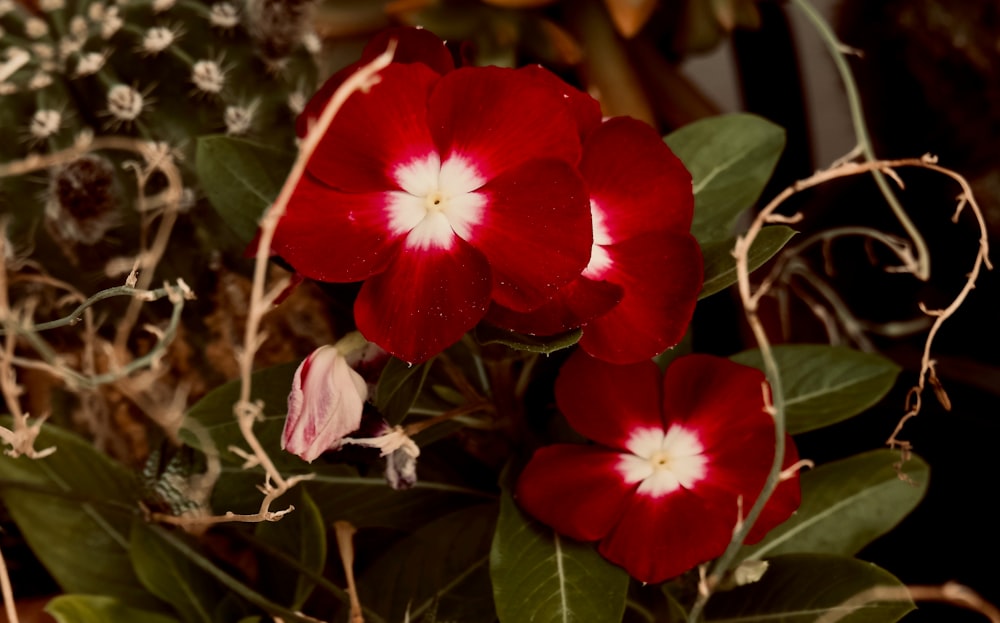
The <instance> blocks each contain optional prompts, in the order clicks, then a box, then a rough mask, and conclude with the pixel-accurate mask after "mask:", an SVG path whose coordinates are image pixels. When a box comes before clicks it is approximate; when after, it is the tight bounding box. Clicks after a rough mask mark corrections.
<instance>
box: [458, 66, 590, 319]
mask: <svg viewBox="0 0 1000 623" xmlns="http://www.w3.org/2000/svg"><path fill="white" fill-rule="evenodd" d="M456 73H457V72H456ZM480 192H482V193H483V194H485V195H486V197H487V201H488V204H487V208H486V210H485V214H484V217H483V220H482V222H481V223H480V224H479V225H478V226H476V227H475V229H474V230H473V231H472V233H471V235H470V237H469V240H468V242H469V243H470V244H472V245H473V246H475V247H476V248H477V249H479V250H480V251H481V252H482V253H483V254H484V255H485V256H486V257H487V258H488V259H489V261H490V266H491V267H492V269H493V277H494V284H495V289H494V292H493V298H494V300H496V302H498V303H500V304H501V305H504V306H506V307H510V308H512V309H515V310H518V311H524V310H528V309H532V308H534V307H539V306H541V305H542V304H543V303H545V302H546V301H548V300H549V299H551V298H552V297H553V296H555V294H556V292H557V291H558V290H559V289H560V288H562V287H563V286H565V285H566V284H568V283H569V282H570V281H572V280H573V279H575V278H576V277H577V276H578V275H579V274H580V271H582V270H583V268H584V267H585V266H586V264H587V260H588V259H589V257H590V247H591V244H592V235H593V234H592V229H591V219H590V210H589V209H588V207H587V197H586V191H585V190H584V188H583V182H582V181H581V180H580V178H579V177H578V176H577V174H576V172H575V171H574V170H573V168H572V167H571V166H569V165H568V164H566V163H564V162H559V161H557V160H534V161H530V162H526V163H522V164H521V165H519V166H517V167H515V168H511V169H508V170H507V171H505V172H504V173H503V174H501V175H500V176H499V177H497V178H496V179H493V180H492V181H490V182H489V183H487V184H486V185H485V186H483V187H482V189H481V190H480Z"/></svg>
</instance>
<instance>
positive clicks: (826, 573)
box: [705, 554, 913, 623]
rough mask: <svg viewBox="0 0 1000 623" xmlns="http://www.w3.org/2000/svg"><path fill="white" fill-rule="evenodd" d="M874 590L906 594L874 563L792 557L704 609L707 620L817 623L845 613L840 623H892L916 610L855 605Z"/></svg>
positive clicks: (907, 604)
mask: <svg viewBox="0 0 1000 623" xmlns="http://www.w3.org/2000/svg"><path fill="white" fill-rule="evenodd" d="M875 587H884V588H886V589H889V590H893V591H900V592H902V591H903V585H902V584H901V583H900V582H899V580H897V579H896V578H895V577H893V576H892V574H890V573H888V572H887V571H885V570H883V569H880V568H879V567H876V566H875V565H873V564H871V563H867V562H863V561H860V560H857V559H854V558H848V557H841V556H830V555H826V554H788V555H785V556H778V557H776V558H773V559H771V560H770V564H769V567H768V569H767V571H766V572H765V573H764V576H763V577H762V578H761V579H760V581H758V582H755V583H753V584H748V585H746V586H742V587H739V588H735V589H733V590H730V591H725V592H719V593H716V594H715V595H714V596H713V597H712V599H711V600H710V601H709V602H708V607H707V608H706V609H705V620H706V621H707V622H708V623H713V622H715V623H761V622H763V621H767V622H768V623H813V622H814V621H816V620H817V619H819V618H820V617H821V616H823V615H824V614H825V613H827V612H830V611H831V610H835V609H836V610H841V609H842V610H844V611H845V612H847V614H845V616H843V617H842V618H838V619H837V621H838V623H894V622H895V621H898V620H899V619H900V618H902V617H903V615H905V614H906V613H907V612H909V611H910V610H913V602H912V601H910V600H909V599H908V598H903V599H902V600H899V601H884V600H883V601H871V602H865V603H856V602H855V601H853V600H856V599H858V598H859V596H863V594H865V593H866V592H867V591H869V590H870V589H872V588H875ZM903 594H905V592H904V593H903Z"/></svg>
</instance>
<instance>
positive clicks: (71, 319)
mask: <svg viewBox="0 0 1000 623" xmlns="http://www.w3.org/2000/svg"><path fill="white" fill-rule="evenodd" d="M169 293H170V292H169V291H168V290H167V289H166V288H159V289H157V290H137V289H135V288H130V287H129V286H118V287H115V288H108V289H107V290H101V291H100V292H98V293H97V294H95V295H93V296H91V297H90V298H88V299H87V300H86V301H84V302H82V303H80V305H79V306H78V307H77V308H76V309H74V310H73V311H72V312H70V313H69V315H67V316H65V317H63V318H59V319H58V320H50V321H49V322H42V323H39V324H36V325H34V326H32V327H31V328H32V330H33V331H35V332H40V331H48V330H49V329H58V328H59V327H71V326H73V325H75V324H76V323H78V322H80V320H81V319H82V318H83V312H84V310H86V309H87V308H88V307H92V306H93V305H94V304H96V303H98V302H100V301H103V300H104V299H109V298H112V297H116V296H142V297H144V298H145V299H146V300H149V301H155V300H158V299H161V298H163V297H165V296H167V295H168V294H169ZM6 334H7V330H6V329H0V335H6Z"/></svg>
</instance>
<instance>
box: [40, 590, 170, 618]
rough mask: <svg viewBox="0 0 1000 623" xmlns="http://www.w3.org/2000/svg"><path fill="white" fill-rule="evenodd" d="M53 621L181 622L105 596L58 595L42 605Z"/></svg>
mask: <svg viewBox="0 0 1000 623" xmlns="http://www.w3.org/2000/svg"><path fill="white" fill-rule="evenodd" d="M45 611H46V612H48V613H49V614H51V615H52V618H54V619H55V620H56V623H137V622H138V621H141V622H142V623H180V621H179V620H178V619H175V618H174V617H172V616H167V615H165V614H161V613H159V612H151V611H149V610H140V609H138V608H133V607H131V606H127V605H125V604H123V603H122V602H120V601H118V600H117V599H115V598H114V597H106V596H104V595H59V596H58V597H53V598H52V599H51V600H50V601H49V603H47V604H46V605H45Z"/></svg>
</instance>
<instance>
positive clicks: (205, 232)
mask: <svg viewBox="0 0 1000 623" xmlns="http://www.w3.org/2000/svg"><path fill="white" fill-rule="evenodd" d="M272 5H273V6H272ZM308 8H309V6H308V4H305V3H303V2H302V1H301V0H300V1H295V0H292V1H290V2H289V1H285V2H277V3H276V2H274V0H250V2H249V3H248V4H247V5H246V6H245V7H244V6H237V5H236V4H234V3H233V2H231V1H230V0H217V1H213V0H119V1H117V2H113V1H112V2H103V1H101V0H40V1H39V2H38V6H37V8H36V9H35V10H31V9H29V8H26V7H25V6H23V5H20V4H16V3H15V2H13V1H12V0H0V163H2V162H10V161H16V160H20V159H23V158H25V157H27V156H28V155H30V154H32V153H38V154H46V153H52V152H56V151H59V150H62V149H65V148H68V147H71V146H73V145H74V144H75V143H79V142H81V141H84V142H85V141H88V140H90V139H91V138H92V137H95V136H102V135H112V134H113V135H125V136H131V137H135V138H138V139H141V140H143V141H154V142H156V143H157V144H158V145H160V146H162V149H163V151H164V153H169V154H171V155H173V156H174V157H175V160H176V162H177V163H178V165H179V166H180V169H181V172H182V174H183V180H184V187H185V188H184V192H185V195H184V196H185V202H184V205H185V208H186V209H187V214H185V216H184V218H185V219H187V221H188V222H187V225H185V223H184V222H183V221H182V222H181V223H180V226H181V227H185V226H187V227H190V228H192V229H193V230H194V232H195V233H196V237H197V235H200V236H201V238H202V241H203V242H204V243H205V245H208V246H210V245H212V244H213V241H214V242H215V243H217V242H218V239H217V236H215V235H214V233H215V232H217V231H218V230H220V229H224V227H220V223H219V222H218V218H217V217H216V216H215V215H214V213H212V210H211V208H210V207H209V206H208V204H207V202H204V201H201V200H200V195H201V193H200V191H199V187H198V181H197V179H196V176H195V173H194V166H193V165H194V149H195V144H196V139H197V137H199V136H202V135H205V134H214V133H223V132H224V133H228V134H230V135H235V136H243V137H247V138H251V139H255V140H258V141H260V142H263V143H267V144H269V145H272V146H276V147H280V148H287V149H288V150H291V149H292V148H293V140H294V132H293V121H294V117H295V115H296V114H297V112H298V111H299V110H301V107H302V106H303V105H304V103H305V101H306V99H307V97H308V96H309V94H311V92H312V90H313V88H314V87H315V80H316V71H315V66H314V63H313V60H312V56H311V54H310V49H312V50H313V51H314V50H315V48H313V45H312V44H316V45H318V39H317V38H316V37H315V35H302V33H303V30H304V25H305V19H304V16H305V15H306V13H307V10H308ZM276 17H277V18H280V19H277V20H276ZM282 20H284V21H283V22H282V23H280V24H277V25H276V23H275V22H276V21H278V22H281V21H282ZM139 159H140V158H139V157H138V156H137V155H136V154H129V153H123V152H100V153H88V154H85V155H82V156H80V157H79V158H77V159H76V160H74V161H71V162H65V163H61V164H59V165H57V166H53V167H51V168H50V169H48V170H47V171H46V172H44V173H37V172H36V173H33V174H28V175H23V176H19V177H7V178H3V179H0V216H3V215H6V220H7V221H8V223H7V227H8V230H7V232H6V233H7V235H8V236H9V238H10V239H11V241H12V243H13V246H14V248H15V249H19V250H20V251H21V252H22V253H28V252H32V251H34V253H33V255H34V257H35V259H36V260H38V259H40V260H41V261H42V262H43V263H44V264H45V265H46V268H47V269H55V272H57V273H58V272H59V270H58V264H66V261H65V260H66V259H69V260H70V262H69V263H70V264H73V265H74V267H75V268H74V270H75V271H76V273H77V274H83V273H87V272H88V271H93V272H94V273H98V272H103V266H101V265H96V264H97V263H98V262H101V261H106V260H107V259H108V258H109V257H113V256H116V255H126V256H127V255H129V254H130V253H134V252H136V250H137V248H136V246H135V241H136V240H137V239H138V235H137V232H135V231H134V228H135V227H137V226H138V225H137V223H138V222H139V216H138V215H137V214H136V213H135V210H133V209H131V206H133V205H134V200H135V198H136V193H137V192H146V193H147V194H151V193H154V192H156V191H157V190H160V189H162V184H163V181H162V180H159V181H157V180H156V179H155V177H154V178H153V179H151V180H150V181H149V184H148V185H147V187H146V188H145V189H144V190H143V189H137V188H136V176H135V173H134V172H133V171H131V170H129V169H127V168H125V167H123V166H122V165H123V164H124V163H125V162H126V161H128V160H139ZM158 183H159V187H158V186H157V184H158ZM133 234H136V235H133ZM243 242H245V241H243ZM196 246H198V245H196ZM203 246H204V245H203ZM53 247H58V250H56V249H55V248H53ZM90 247H95V248H94V249H88V248H90ZM96 247H101V249H100V251H99V252H98V251H97V250H96ZM192 250H193V249H191V248H187V249H185V250H184V252H185V253H186V254H188V255H197V254H192V253H191V251H192ZM203 250H204V251H209V250H208V249H203ZM53 253H54V256H53V255H52V254H53ZM51 260H56V261H55V262H51ZM53 263H54V264H56V265H57V266H55V267H53V266H50V265H49V264H53ZM168 263H169V258H168ZM202 265H203V264H202ZM81 269H82V271H83V273H80V271H81Z"/></svg>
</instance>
